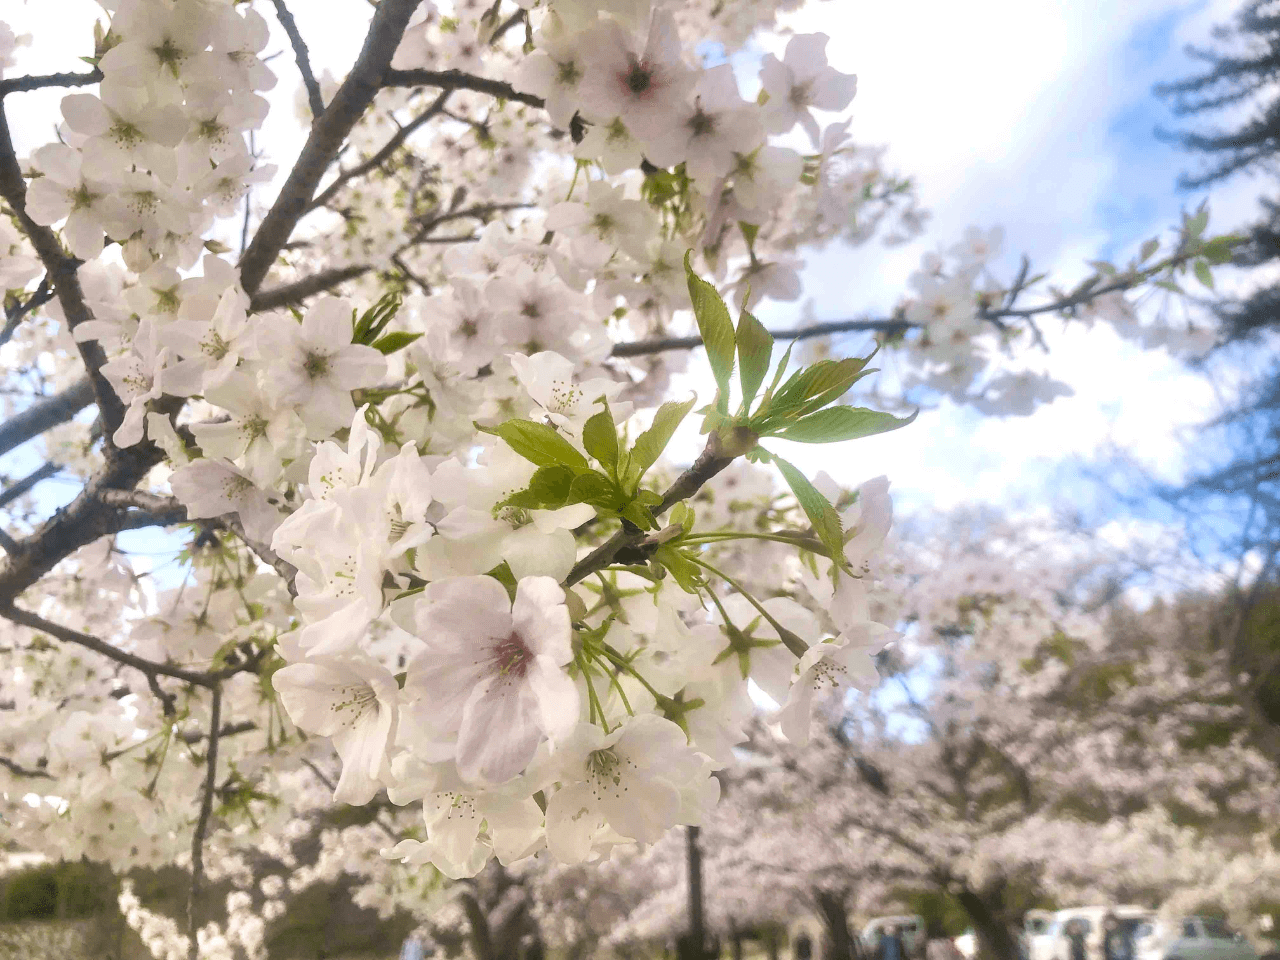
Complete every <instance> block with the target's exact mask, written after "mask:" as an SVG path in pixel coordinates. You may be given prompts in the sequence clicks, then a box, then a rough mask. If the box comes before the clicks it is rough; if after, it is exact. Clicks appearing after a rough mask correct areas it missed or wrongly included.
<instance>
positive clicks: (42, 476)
mask: <svg viewBox="0 0 1280 960" xmlns="http://www.w3.org/2000/svg"><path fill="white" fill-rule="evenodd" d="M61 469H62V464H60V463H54V462H53V461H52V460H50V461H49V462H48V463H44V464H41V465H40V466H39V467H37V468H36V469H35V470H33V471H32V472H31V473H29V474H27V475H26V476H25V477H23V478H22V479H21V480H19V481H18V482H17V483H15V484H13V485H12V486H11V487H8V488H6V489H5V491H4V492H3V493H0V507H7V506H8V505H9V504H11V503H13V501H15V500H17V499H18V498H19V497H20V496H22V495H23V494H24V493H26V492H27V491H28V490H30V489H31V488H32V487H34V486H35V485H36V484H37V483H39V482H40V481H41V480H48V479H49V478H50V477H52V476H53V475H54V474H55V473H57V472H58V471H59V470H61Z"/></svg>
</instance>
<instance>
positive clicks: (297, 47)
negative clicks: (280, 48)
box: [271, 0, 324, 123]
mask: <svg viewBox="0 0 1280 960" xmlns="http://www.w3.org/2000/svg"><path fill="white" fill-rule="evenodd" d="M271 2H272V3H274V4H275V7H276V17H277V18H278V19H279V20H280V26H282V27H284V32H285V33H286V34H287V35H288V37H289V43H291V44H292V45H293V55H294V57H295V58H296V59H297V61H298V72H299V73H300V74H302V84H303V86H305V87H306V88H307V102H308V103H309V104H310V105H311V122H312V123H314V122H315V121H316V120H317V119H319V117H320V115H321V114H322V113H324V98H323V97H322V96H320V84H318V83H317V82H316V75H315V74H314V73H312V72H311V55H310V54H309V53H308V52H307V44H306V41H304V40H303V39H302V33H301V32H300V31H299V30H298V24H297V22H296V21H295V20H294V19H293V14H292V13H290V12H289V8H288V7H286V6H285V5H284V0H271Z"/></svg>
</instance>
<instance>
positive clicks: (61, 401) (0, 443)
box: [0, 377, 94, 454]
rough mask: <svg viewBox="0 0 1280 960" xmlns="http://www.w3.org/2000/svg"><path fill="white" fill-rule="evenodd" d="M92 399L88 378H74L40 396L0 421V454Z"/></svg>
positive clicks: (59, 421) (90, 401) (41, 431)
mask: <svg viewBox="0 0 1280 960" xmlns="http://www.w3.org/2000/svg"><path fill="white" fill-rule="evenodd" d="M93 402H94V397H93V384H92V383H91V382H90V381H89V378H88V377H84V378H83V379H80V380H77V381H76V382H75V383H73V384H72V385H71V386H69V387H67V389H65V390H63V391H62V392H61V393H55V394H54V395H53V396H51V397H42V398H41V399H39V400H37V401H36V402H35V403H33V404H31V406H29V407H27V408H26V409H25V410H20V411H18V412H17V413H15V414H14V415H13V416H12V417H10V418H9V419H8V420H6V421H5V422H4V423H3V424H0V454H5V453H8V452H9V451H10V450H12V449H13V448H14V447H17V446H20V445H21V444H24V443H26V442H27V441H28V440H30V439H31V438H32V437H38V436H40V434H42V433H44V432H45V431H46V430H51V429H53V428H54V427H56V426H58V424H61V423H66V422H67V421H68V420H70V419H71V418H72V417H74V416H75V415H76V414H77V413H79V412H80V411H81V410H83V409H84V408H85V407H87V406H89V404H91V403H93Z"/></svg>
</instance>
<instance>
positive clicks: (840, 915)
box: [813, 890, 854, 960]
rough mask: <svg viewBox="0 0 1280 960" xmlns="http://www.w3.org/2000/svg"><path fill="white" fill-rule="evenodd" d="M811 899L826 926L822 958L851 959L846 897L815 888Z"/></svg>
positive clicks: (827, 959) (851, 935)
mask: <svg viewBox="0 0 1280 960" xmlns="http://www.w3.org/2000/svg"><path fill="white" fill-rule="evenodd" d="M813 900H814V904H815V905H816V906H817V908H818V913H819V915H820V916H821V917H822V924H823V926H824V927H825V928H826V936H825V937H824V938H823V945H822V955H823V958H824V960H853V958H854V952H853V934H852V932H850V930H849V915H848V913H847V912H846V909H845V901H846V898H845V897H843V896H841V895H840V894H837V893H834V892H832V891H830V890H815V891H814V894H813Z"/></svg>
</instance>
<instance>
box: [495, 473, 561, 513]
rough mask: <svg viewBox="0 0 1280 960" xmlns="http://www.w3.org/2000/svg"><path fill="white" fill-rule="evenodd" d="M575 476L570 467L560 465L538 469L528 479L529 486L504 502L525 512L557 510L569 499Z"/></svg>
mask: <svg viewBox="0 0 1280 960" xmlns="http://www.w3.org/2000/svg"><path fill="white" fill-rule="evenodd" d="M575 476H577V473H576V472H575V471H574V470H573V468H572V467H566V466H563V465H561V464H556V465H555V466H550V467H539V468H538V469H537V470H535V471H534V473H533V476H532V477H530V478H529V485H528V486H527V487H525V488H524V489H523V490H519V491H517V492H516V493H513V494H512V495H511V496H509V497H507V499H506V500H505V501H504V502H505V503H506V504H508V505H509V506H513V507H523V508H524V509H526V510H559V509H560V508H561V507H563V506H564V505H565V502H566V501H567V500H568V499H569V489H570V487H572V485H573V478H574V477H575Z"/></svg>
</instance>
